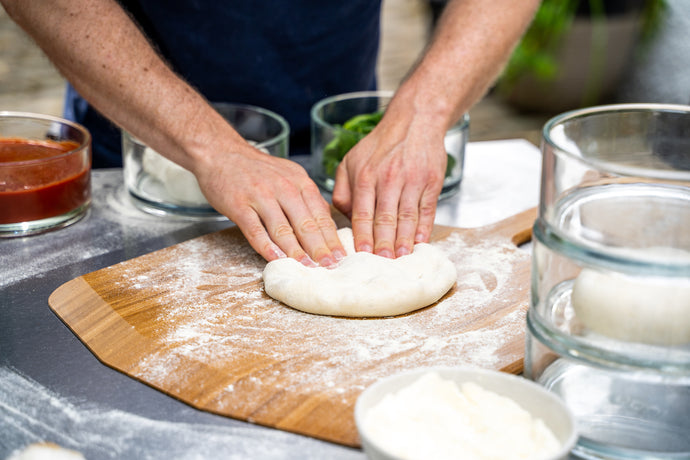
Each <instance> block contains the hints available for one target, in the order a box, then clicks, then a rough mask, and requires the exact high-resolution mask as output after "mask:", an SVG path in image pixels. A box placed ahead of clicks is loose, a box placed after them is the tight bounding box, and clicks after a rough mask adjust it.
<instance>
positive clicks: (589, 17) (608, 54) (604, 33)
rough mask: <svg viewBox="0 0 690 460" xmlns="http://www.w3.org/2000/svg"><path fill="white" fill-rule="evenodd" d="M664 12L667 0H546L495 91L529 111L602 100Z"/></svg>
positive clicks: (609, 94) (553, 111) (542, 110)
mask: <svg viewBox="0 0 690 460" xmlns="http://www.w3.org/2000/svg"><path fill="white" fill-rule="evenodd" d="M665 9H666V0H615V1H612V0H544V1H543V2H542V4H541V5H540V7H539V9H538V10H537V13H536V15H535V17H534V19H533V22H532V24H531V25H530V27H529V29H528V30H527V32H526V33H525V35H524V37H523V38H522V40H521V41H520V43H519V44H518V46H517V47H516V49H515V51H514V52H513V54H512V56H511V58H510V61H509V62H508V65H507V66H506V68H505V70H504V72H503V74H502V76H501V78H500V79H499V81H498V83H497V86H496V91H497V92H498V94H499V95H500V96H502V97H503V98H505V99H506V100H507V101H508V102H509V103H510V104H512V105H514V106H516V107H517V108H519V109H523V110H528V111H529V110H531V111H540V112H550V113H557V112H562V111H564V110H569V109H573V108H578V107H585V106H591V105H596V104H598V103H602V102H605V101H606V100H607V98H608V97H610V96H611V94H612V93H613V91H614V90H615V88H616V86H617V84H618V83H619V81H620V78H621V77H622V75H624V73H625V71H626V69H627V67H628V65H629V64H630V62H631V60H632V58H633V57H634V55H635V53H636V52H637V51H638V50H640V49H641V48H640V45H641V44H644V43H645V42H646V41H647V40H648V39H649V37H651V36H652V35H653V33H654V31H655V30H656V28H657V26H658V24H659V21H660V18H661V17H662V15H663V13H664V11H665Z"/></svg>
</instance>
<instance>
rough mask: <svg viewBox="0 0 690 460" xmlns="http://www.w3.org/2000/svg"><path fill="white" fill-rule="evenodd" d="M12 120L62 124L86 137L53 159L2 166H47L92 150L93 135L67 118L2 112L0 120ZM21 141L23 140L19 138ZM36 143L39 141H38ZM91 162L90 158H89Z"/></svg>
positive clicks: (5, 163)
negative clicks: (46, 164) (52, 162)
mask: <svg viewBox="0 0 690 460" xmlns="http://www.w3.org/2000/svg"><path fill="white" fill-rule="evenodd" d="M11 118H16V119H26V120H38V121H47V122H52V123H60V124H62V125H67V126H69V127H71V128H74V129H76V130H77V131H79V132H81V133H82V134H83V135H84V139H83V141H82V142H81V143H79V145H78V146H77V147H75V148H73V149H70V150H67V151H65V152H63V153H61V154H59V155H54V156H51V157H46V158H38V159H34V160H19V161H7V162H3V163H2V166H6V167H10V166H11V167H16V166H30V165H40V164H45V163H49V162H51V161H55V160H59V159H61V158H64V157H68V156H70V155H74V154H75V153H79V152H82V151H83V150H84V149H86V150H90V148H89V146H90V145H91V133H90V132H89V130H88V129H86V127H84V126H83V125H81V124H79V123H76V122H74V121H71V120H67V119H65V118H61V117H56V116H54V115H46V114H41V113H33V112H18V111H11V110H0V120H1V119H11ZM5 139H11V138H5ZM17 139H21V138H17ZM27 141H31V139H27ZM36 141H38V140H37V139H36ZM89 160H90V158H89Z"/></svg>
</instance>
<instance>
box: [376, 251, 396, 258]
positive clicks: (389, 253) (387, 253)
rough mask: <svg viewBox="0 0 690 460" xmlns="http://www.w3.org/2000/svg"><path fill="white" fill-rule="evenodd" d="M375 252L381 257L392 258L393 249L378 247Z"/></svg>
mask: <svg viewBox="0 0 690 460" xmlns="http://www.w3.org/2000/svg"><path fill="white" fill-rule="evenodd" d="M376 254H377V255H379V256H381V257H387V258H388V259H392V258H393V251H391V250H390V249H379V250H378V251H377V252H376Z"/></svg>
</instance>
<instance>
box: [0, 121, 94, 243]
mask: <svg viewBox="0 0 690 460" xmlns="http://www.w3.org/2000/svg"><path fill="white" fill-rule="evenodd" d="M90 203H91V135H90V134H89V131H88V130H87V129H86V128H84V127H83V126H81V125H79V124H77V123H73V122H71V121H68V120H64V119H62V118H57V117H53V116H50V115H41V114H36V113H26V112H0V237H22V236H28V235H34V234H38V233H43V232H46V231H48V230H54V229H58V228H62V227H65V226H68V225H71V224H73V223H75V222H77V221H78V220H80V219H81V218H82V217H83V216H84V215H85V213H86V210H87V209H88V207H89V205H90Z"/></svg>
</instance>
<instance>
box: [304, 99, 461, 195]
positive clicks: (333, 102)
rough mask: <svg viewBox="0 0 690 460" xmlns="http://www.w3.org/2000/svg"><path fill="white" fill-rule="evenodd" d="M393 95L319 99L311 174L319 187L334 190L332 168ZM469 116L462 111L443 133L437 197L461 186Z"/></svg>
mask: <svg viewBox="0 0 690 460" xmlns="http://www.w3.org/2000/svg"><path fill="white" fill-rule="evenodd" d="M392 98H393V92H392V91H361V92H356V93H346V94H340V95H337V96H333V97H329V98H326V99H322V100H321V101H319V102H317V103H316V104H315V105H314V106H313V107H312V109H311V157H312V158H311V177H312V179H313V180H314V182H316V183H317V184H318V185H319V187H321V188H322V189H323V190H325V191H327V192H332V191H333V186H334V184H335V170H336V168H337V167H338V164H340V161H341V160H342V158H343V157H344V156H345V154H346V153H347V151H349V150H350V148H352V146H354V144H355V143H357V141H358V140H359V139H361V137H363V134H362V130H366V132H368V131H370V129H368V128H367V127H366V125H367V124H369V125H370V127H371V124H372V123H373V124H375V123H377V119H376V117H377V116H378V115H380V114H381V113H382V111H384V110H385V109H386V107H387V106H388V103H389V102H390V101H391V99H392ZM368 114H378V115H373V116H372V117H371V118H369V119H368V120H365V121H364V122H362V123H359V124H358V126H357V127H352V129H346V128H345V127H343V125H344V124H345V123H346V122H347V121H348V120H351V119H352V118H353V117H356V116H358V115H368ZM469 124H470V117H469V115H467V114H465V115H463V117H462V118H461V119H460V121H458V122H457V123H456V124H455V125H454V126H453V127H452V128H450V129H449V130H448V132H447V133H446V137H445V139H444V144H445V148H446V153H447V154H448V165H447V168H446V177H445V180H444V182H443V189H442V190H441V195H440V197H439V199H443V198H446V197H449V196H451V195H453V194H455V193H456V192H457V191H458V190H459V188H460V181H461V180H462V173H463V166H464V161H465V146H466V145H467V138H468V132H469Z"/></svg>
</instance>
